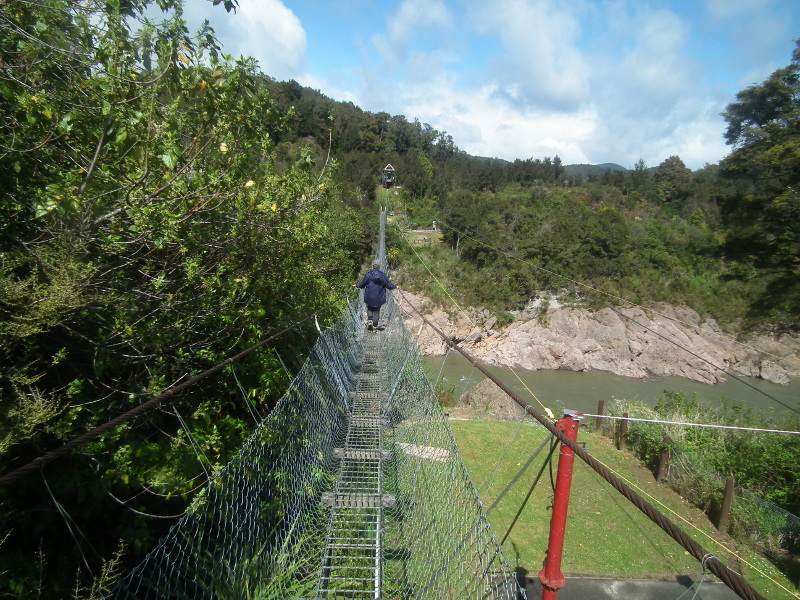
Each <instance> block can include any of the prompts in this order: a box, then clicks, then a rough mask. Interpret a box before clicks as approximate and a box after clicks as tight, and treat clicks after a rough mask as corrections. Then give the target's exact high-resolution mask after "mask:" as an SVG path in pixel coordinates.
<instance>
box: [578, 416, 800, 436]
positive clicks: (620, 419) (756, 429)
mask: <svg viewBox="0 0 800 600" xmlns="http://www.w3.org/2000/svg"><path fill="white" fill-rule="evenodd" d="M583 416H584V417H595V418H598V419H613V420H617V421H637V422H640V423H658V424H660V425H680V426H682V427H708V428H711V429H733V430H736V431H756V432H760V433H786V434H790V435H800V431H794V430H791V429H761V428H759V427H739V426H737V425H714V424H711V423H685V422H683V421H662V420H659V419H640V418H637V417H615V416H610V415H593V414H590V413H583Z"/></svg>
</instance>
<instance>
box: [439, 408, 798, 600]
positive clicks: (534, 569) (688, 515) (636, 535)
mask: <svg viewBox="0 0 800 600" xmlns="http://www.w3.org/2000/svg"><path fill="white" fill-rule="evenodd" d="M450 424H451V426H452V429H453V434H454V435H455V438H456V441H457V442H458V445H459V448H460V450H461V453H462V455H463V458H464V462H465V464H466V467H467V469H468V471H469V473H470V476H471V477H472V480H473V483H474V484H475V486H476V487H477V488H478V492H479V494H480V496H481V500H482V501H483V503H484V510H488V509H489V507H490V506H491V505H492V504H493V503H494V501H495V500H496V499H497V498H498V497H499V496H500V494H501V493H502V491H503V489H504V488H505V487H506V485H507V484H508V483H509V482H510V481H511V479H512V478H513V477H514V475H515V474H516V473H517V471H518V470H519V469H520V467H521V466H522V465H524V464H525V463H526V462H527V461H528V459H529V458H530V456H531V455H532V454H533V452H534V451H535V450H536V448H538V447H539V445H540V444H541V442H542V441H543V440H544V439H545V438H546V437H547V436H548V435H549V432H548V431H547V430H545V429H544V428H542V427H534V426H531V425H529V424H527V423H526V424H519V423H512V422H506V421H451V423H450ZM578 439H579V441H584V442H586V449H587V450H588V451H589V452H590V453H591V454H592V455H593V456H594V457H595V458H597V459H598V460H600V461H601V462H602V463H603V464H605V465H606V466H607V467H609V468H610V469H612V470H613V471H614V472H616V473H618V474H619V475H621V476H622V477H624V478H625V479H626V480H627V481H628V482H629V485H631V483H633V484H635V485H637V486H639V488H641V489H642V490H643V491H644V492H646V493H647V494H650V495H652V496H653V497H654V498H657V500H658V502H661V503H663V504H664V505H665V506H666V508H665V507H664V506H661V505H660V504H659V503H658V502H656V501H655V500H653V499H651V498H648V497H647V495H645V494H643V493H642V492H639V493H640V494H641V495H644V496H645V499H646V500H648V502H650V503H651V504H654V505H655V506H656V508H657V509H658V510H660V511H661V512H662V513H665V514H666V515H667V516H668V517H669V518H670V519H671V520H672V521H673V522H675V523H676V524H678V526H679V527H681V529H683V530H684V531H686V532H687V533H688V534H689V535H691V537H692V538H693V539H695V540H696V541H697V542H698V543H699V544H700V545H701V546H703V548H705V549H706V550H707V551H708V552H710V553H712V554H714V555H715V556H717V557H719V559H720V560H721V561H723V562H724V563H725V564H726V565H728V567H730V568H731V569H733V570H735V571H738V572H741V573H743V574H744V576H745V578H746V579H747V581H748V582H749V583H750V585H752V586H753V587H754V588H755V589H756V590H757V591H759V593H761V594H762V595H764V596H765V597H766V598H770V599H773V598H774V599H776V600H783V599H784V598H786V599H787V600H788V599H796V598H800V595H797V594H795V593H794V592H795V591H796V588H795V587H794V585H792V584H791V583H789V581H788V580H787V579H786V578H784V577H783V576H782V575H781V574H780V573H779V572H778V571H777V570H776V569H775V568H774V567H773V565H772V564H771V563H769V561H767V560H766V559H764V558H763V557H761V556H760V555H758V554H756V553H754V552H752V551H750V550H749V549H746V548H740V547H739V546H740V545H737V544H736V543H735V542H733V541H732V540H731V539H730V538H728V537H727V536H721V535H719V534H718V532H716V529H715V528H714V526H713V525H712V524H711V523H710V522H709V520H708V518H707V517H706V516H705V515H704V514H703V513H702V512H701V511H699V510H697V509H694V508H693V507H691V506H689V505H687V504H686V503H684V502H683V501H682V500H681V498H680V497H679V496H678V495H677V494H675V493H674V492H673V491H672V490H670V489H669V488H668V487H667V486H666V485H663V484H659V483H656V481H655V479H654V477H653V476H652V475H651V474H650V472H649V471H647V470H646V469H644V468H643V467H642V466H641V465H640V464H639V462H638V461H637V460H636V459H635V458H633V457H632V456H631V455H630V454H628V453H627V452H619V451H618V450H617V449H616V448H615V447H614V446H613V444H612V442H611V440H609V439H608V438H604V437H602V436H599V435H597V434H595V433H594V431H593V428H592V429H591V430H590V429H589V428H582V429H581V431H580V434H579V437H578ZM546 456H547V448H545V450H543V451H542V453H541V454H540V455H539V456H538V457H537V459H536V460H535V461H534V462H533V463H532V464H531V466H530V467H529V468H528V470H527V471H526V473H525V475H524V476H523V477H522V478H521V479H520V480H519V481H518V482H517V483H516V485H515V486H514V487H513V488H512V489H511V490H510V491H509V492H508V493H507V495H506V496H505V498H504V499H503V500H502V501H501V502H500V504H498V506H497V507H496V508H495V510H494V511H493V512H492V513H491V514H490V515H489V521H490V522H491V524H492V527H493V528H494V530H495V534H496V535H497V537H498V540H499V539H502V537H503V536H504V534H505V533H506V530H507V529H508V526H509V525H510V523H511V521H512V520H513V518H514V515H515V514H516V512H517V510H518V509H519V507H520V505H521V504H522V501H523V499H524V497H525V495H526V494H527V492H528V489H529V488H530V485H531V484H532V482H533V480H534V477H535V476H536V473H537V472H538V471H539V469H540V467H541V466H542V463H543V461H544V460H545V458H546ZM553 458H554V462H553V472H554V474H555V469H556V466H557V461H558V450H556V452H555V454H554V455H553ZM554 476H555V475H554ZM632 487H633V486H632ZM634 489H636V488H634ZM637 491H638V490H637ZM552 500H553V490H552V487H551V483H550V476H549V470H545V472H544V474H543V476H542V478H541V479H540V481H539V483H538V485H537V486H536V488H535V489H534V492H533V494H532V495H531V498H530V500H529V501H528V504H527V506H526V507H525V510H524V511H523V513H522V515H521V516H520V518H519V520H518V521H517V523H516V525H515V526H514V529H513V530H512V531H511V534H510V535H509V537H508V539H507V540H506V542H505V544H504V549H505V553H506V556H507V557H508V559H509V560H510V561H511V564H512V567H514V568H519V569H521V570H524V571H526V572H527V573H526V574H527V575H528V576H530V577H535V576H536V575H537V574H538V573H539V571H540V570H541V568H542V561H543V559H544V553H545V550H546V548H547V538H548V534H549V527H550V505H551V503H552ZM670 510H672V511H674V512H675V513H677V515H680V516H676V515H675V514H673V513H671V512H670ZM681 517H682V518H681ZM687 521H688V523H687ZM717 540H718V541H719V542H720V543H722V544H724V545H725V546H727V547H728V548H734V547H736V548H738V550H739V553H740V555H741V556H742V558H744V560H745V561H746V562H747V563H750V564H751V565H754V566H757V567H758V569H759V570H761V571H763V572H764V573H766V574H768V575H769V576H770V577H772V578H774V579H776V580H778V581H779V583H780V585H782V586H784V588H786V589H781V587H779V586H778V585H775V584H774V583H772V582H770V581H769V580H767V579H765V578H764V577H763V576H761V575H760V574H759V573H758V572H757V571H754V570H752V569H751V568H750V567H749V566H748V565H747V564H744V563H741V562H740V561H739V560H738V559H737V558H735V557H734V556H732V555H731V554H730V553H729V552H727V551H726V550H725V549H724V548H723V547H722V546H721V545H720V543H717ZM562 570H563V571H564V574H565V575H566V576H597V577H608V578H626V579H627V578H659V579H674V578H675V577H677V576H679V575H688V576H690V577H692V578H693V579H697V578H698V577H699V576H700V574H701V573H702V568H701V566H700V564H699V563H698V561H696V560H695V559H694V558H693V557H691V556H690V555H689V554H688V552H686V551H685V550H684V549H683V548H682V547H681V546H679V545H678V543H677V542H675V541H674V540H673V539H672V538H671V537H669V536H668V535H667V534H666V533H664V532H663V531H662V530H661V529H660V528H659V527H658V526H656V525H655V524H654V523H652V522H651V521H650V520H649V519H648V518H647V517H646V516H645V515H644V514H642V513H641V512H640V511H639V510H638V509H636V508H635V507H634V506H633V505H632V504H631V503H630V502H629V501H628V500H626V499H625V498H624V497H623V496H622V495H621V494H620V493H619V492H617V491H616V490H615V489H614V488H612V487H611V486H610V485H609V484H608V483H607V482H606V481H605V480H604V479H602V478H601V477H600V476H599V475H598V474H597V473H595V472H594V471H593V470H592V469H591V468H590V467H589V466H588V465H586V464H585V463H584V462H583V461H581V460H580V459H577V458H576V460H575V472H574V479H573V482H572V494H571V498H570V509H569V516H568V521H567V530H566V542H565V547H564V558H563V562H562Z"/></svg>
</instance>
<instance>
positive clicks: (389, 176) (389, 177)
mask: <svg viewBox="0 0 800 600" xmlns="http://www.w3.org/2000/svg"><path fill="white" fill-rule="evenodd" d="M381 185H382V186H383V187H385V188H386V189H389V188H393V187H394V186H396V185H397V171H395V170H394V167H393V166H392V165H391V164H388V165H386V166H385V167H383V175H381Z"/></svg>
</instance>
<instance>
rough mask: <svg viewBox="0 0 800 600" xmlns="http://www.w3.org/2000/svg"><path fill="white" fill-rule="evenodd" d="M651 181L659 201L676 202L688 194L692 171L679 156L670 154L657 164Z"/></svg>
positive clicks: (679, 201)
mask: <svg viewBox="0 0 800 600" xmlns="http://www.w3.org/2000/svg"><path fill="white" fill-rule="evenodd" d="M653 181H654V182H655V184H656V190H657V192H658V199H659V200H660V201H661V202H663V203H665V204H666V203H675V204H678V203H681V202H682V201H683V200H685V198H686V197H687V196H688V195H689V192H690V187H691V184H692V171H691V170H690V169H688V168H687V167H686V165H685V164H684V163H683V161H682V160H681V158H680V157H679V156H670V157H669V158H668V159H666V160H665V161H664V162H662V163H661V164H660V165H658V169H657V170H656V172H655V175H654V176H653Z"/></svg>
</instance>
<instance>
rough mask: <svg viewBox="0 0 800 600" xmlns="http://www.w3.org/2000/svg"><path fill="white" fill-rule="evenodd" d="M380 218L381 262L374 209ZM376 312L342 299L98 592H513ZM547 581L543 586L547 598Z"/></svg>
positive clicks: (139, 596)
mask: <svg viewBox="0 0 800 600" xmlns="http://www.w3.org/2000/svg"><path fill="white" fill-rule="evenodd" d="M380 219H381V220H380V224H381V227H380V235H379V243H378V252H377V253H376V258H378V259H379V260H381V262H382V264H385V227H386V213H385V212H382V213H381V215H380ZM423 318H424V317H423ZM381 320H382V324H383V325H384V326H383V327H381V328H380V329H379V330H376V331H374V332H369V331H367V330H366V329H365V327H364V318H363V304H362V303H361V301H360V299H359V298H356V299H354V300H352V301H351V302H350V303H349V305H348V306H347V309H346V310H345V311H344V314H343V315H342V316H341V318H340V319H339V320H338V321H337V322H336V323H334V324H333V325H332V326H331V327H330V328H328V329H327V330H325V331H322V332H321V333H320V335H319V338H318V339H317V341H316V343H315V345H314V347H313V348H312V350H311V352H310V354H309V356H308V359H307V360H306V362H305V364H304V365H303V367H302V368H301V370H300V371H299V373H298V374H297V375H296V376H295V378H294V379H293V381H292V382H291V384H290V386H289V388H288V389H287V390H286V392H285V394H284V396H283V397H282V398H281V399H280V401H279V402H278V403H277V405H276V406H275V408H274V409H273V410H272V412H271V413H270V414H269V416H268V417H266V418H265V419H264V420H263V421H262V422H261V423H260V424H259V426H258V427H257V428H256V430H255V432H254V433H253V435H252V436H251V437H250V439H249V440H248V441H247V442H246V443H245V444H244V445H243V447H242V448H241V449H240V451H239V452H238V453H237V455H236V456H235V457H234V458H233V460H232V461H231V462H230V463H229V464H228V465H227V466H226V467H225V468H224V469H222V470H221V471H220V472H219V474H217V475H216V476H215V477H214V478H212V479H211V480H210V482H209V483H208V484H207V485H206V487H205V489H204V490H203V491H202V492H200V493H199V494H198V495H197V496H196V497H195V499H194V500H193V502H192V503H191V505H190V506H189V508H188V509H187V511H186V512H185V514H184V515H183V516H182V517H181V518H180V519H179V520H178V521H177V522H176V523H175V525H173V527H172V528H171V529H170V531H169V532H168V533H167V535H165V536H164V537H163V538H162V539H161V540H160V541H159V543H158V544H157V546H156V547H155V548H154V549H152V551H151V552H150V553H149V554H148V555H147V557H146V558H145V559H144V560H143V561H142V562H141V563H140V564H139V565H138V566H137V567H135V568H134V569H133V570H132V571H130V572H129V573H127V574H125V575H124V576H122V577H121V578H120V579H119V580H118V582H117V584H116V586H115V587H114V588H113V590H112V592H111V594H110V595H108V596H106V597H107V598H114V599H116V600H134V599H136V600H148V599H152V600H155V599H160V600H167V599H169V600H173V599H174V600H184V599H187V600H188V599H198V600H200V599H202V600H228V599H231V600H233V599H272V598H275V599H278V598H280V599H283V598H293V599H298V600H312V599H313V600H322V599H374V600H380V599H390V598H392V599H394V598H397V599H412V598H413V599H454V600H455V599H459V600H460V599H467V598H471V599H475V600H516V599H517V598H524V597H525V591H524V590H523V589H522V588H521V587H520V585H519V582H518V581H517V578H516V575H515V573H514V571H513V570H512V568H511V565H510V564H509V561H508V560H507V558H506V557H505V556H504V554H503V549H502V547H501V544H500V543H499V541H498V540H497V538H496V537H495V535H494V533H493V531H492V528H491V526H490V525H489V523H488V521H487V518H486V515H485V513H484V510H483V506H482V504H481V501H480V498H479V496H478V493H477V491H476V488H475V487H474V485H473V483H472V480H471V479H470V476H469V474H468V473H467V470H466V468H465V466H464V463H463V461H462V459H461V455H460V453H459V450H458V447H457V445H456V443H455V440H454V438H453V435H452V432H451V430H450V427H449V424H448V421H447V416H446V415H445V413H444V412H443V410H442V408H441V407H440V405H439V402H438V400H437V397H436V394H435V391H434V389H433V388H432V386H431V383H430V381H429V380H428V378H427V377H426V375H425V373H424V371H423V368H422V363H421V359H420V355H419V351H418V346H417V338H416V336H415V335H413V334H412V333H411V332H409V331H408V330H407V328H406V325H405V322H404V319H403V314H402V310H401V308H400V305H399V303H398V302H396V301H395V299H394V297H393V295H392V293H391V292H390V293H389V298H388V302H387V304H386V305H385V306H384V308H383V310H382V311H381ZM428 325H429V326H431V327H433V328H434V329H436V328H435V327H434V326H433V325H432V324H430V323H428ZM437 332H438V330H437ZM438 333H440V334H441V335H442V337H443V338H444V339H445V340H446V341H447V342H448V344H450V346H451V347H452V348H453V349H454V350H457V351H459V352H462V353H463V354H465V356H467V358H469V359H470V360H471V361H472V362H473V364H475V366H476V367H477V368H479V369H481V370H482V371H483V372H484V374H486V375H487V377H489V378H490V379H492V380H493V381H495V383H497V384H498V385H499V386H500V387H501V389H503V390H504V391H506V393H508V394H509V396H511V397H512V398H513V399H514V400H515V401H517V402H518V403H519V404H521V405H522V406H523V407H524V408H525V410H526V411H527V412H528V413H529V414H530V415H531V416H533V417H534V418H535V419H537V420H539V421H540V423H541V424H542V426H544V427H546V428H548V429H549V430H550V431H551V433H552V434H553V435H554V436H555V437H556V438H557V439H558V441H560V442H561V444H562V455H563V454H564V453H567V454H574V456H577V457H579V458H580V459H582V460H584V461H586V462H587V463H588V464H589V466H590V467H592V468H593V469H595V471H597V472H598V473H599V474H600V475H601V476H603V477H604V478H606V479H607V480H608V481H609V482H610V483H611V485H612V486H613V487H615V488H616V489H617V490H618V491H619V492H620V493H622V494H623V495H625V496H626V498H628V499H629V500H630V501H631V502H633V503H634V504H635V505H636V506H637V508H639V509H640V510H642V512H644V513H645V514H647V515H648V516H649V517H650V518H651V519H652V520H653V521H654V522H656V523H657V524H658V525H659V526H660V527H661V528H662V529H664V531H666V532H667V533H668V534H669V535H671V536H672V537H673V538H674V539H675V540H676V541H677V542H678V543H679V544H681V545H682V546H683V547H684V548H685V549H686V550H687V551H688V552H689V553H691V554H692V555H693V556H695V558H697V559H698V561H700V560H702V561H703V567H704V570H705V569H706V568H708V569H709V570H710V572H712V573H713V574H714V575H716V576H717V577H719V578H720V579H721V580H722V581H723V582H724V583H726V584H727V585H728V587H730V588H731V589H733V590H734V591H735V592H736V593H737V594H738V595H739V596H740V597H742V598H748V599H752V600H758V599H759V598H761V596H760V595H758V594H757V593H756V592H754V591H753V590H752V589H751V588H750V587H749V586H748V585H747V584H746V583H745V582H744V581H743V580H742V579H741V577H740V576H738V575H737V574H736V573H734V572H733V571H730V570H729V569H728V568H727V567H726V566H725V565H724V564H723V563H721V562H720V561H719V560H718V559H716V558H715V557H713V556H711V555H710V554H708V553H707V552H706V551H705V550H704V549H703V548H702V547H700V546H699V545H698V544H697V543H696V542H694V541H693V540H691V539H690V538H689V537H688V536H687V535H686V534H685V533H683V532H682V531H681V530H680V529H678V528H677V527H676V526H675V525H674V524H672V523H671V522H669V521H668V520H667V519H666V518H665V517H664V516H663V515H661V514H660V513H658V512H657V511H656V510H655V509H654V508H653V507H652V506H650V505H649V504H648V503H647V502H646V501H644V500H643V499H642V498H641V497H639V496H638V495H637V494H636V493H635V492H633V490H631V489H630V488H628V487H627V485H625V484H624V483H623V482H621V481H620V480H618V479H617V478H616V477H615V476H614V475H613V474H612V473H610V472H608V471H607V470H606V469H605V467H603V466H602V465H600V464H599V463H597V461H596V460H595V459H593V458H592V457H591V456H590V455H588V453H587V452H586V451H585V450H584V449H583V448H581V447H580V446H579V445H577V444H576V443H575V442H574V441H573V440H574V436H572V437H570V436H568V435H565V433H564V431H563V429H564V428H563V427H560V426H559V425H557V424H554V423H553V422H552V421H551V420H550V419H548V418H546V417H543V416H542V415H540V414H538V413H537V412H536V411H535V410H534V409H533V408H532V407H530V406H529V405H527V403H525V402H524V401H523V400H522V399H520V398H518V397H517V396H516V395H515V394H514V393H513V391H512V390H510V389H508V388H507V387H506V386H504V385H503V384H502V383H501V382H500V381H498V380H497V379H496V378H494V377H493V375H492V374H491V373H489V372H488V371H486V370H485V369H483V367H481V366H480V364H479V363H478V362H477V361H476V360H475V359H474V358H472V357H470V356H469V355H468V354H466V352H464V351H463V350H461V349H460V348H458V346H457V345H455V344H453V343H452V342H451V341H450V340H448V339H447V337H446V336H445V335H444V334H443V333H441V332H438ZM562 458H563V456H562ZM560 477H561V473H560V472H559V478H560ZM558 494H559V492H558V489H557V491H556V496H558ZM556 504H558V501H557V502H556ZM555 508H556V507H555V506H554V512H555ZM554 518H555V517H554ZM564 518H566V506H565V507H564ZM562 533H563V528H562ZM551 544H552V538H551ZM552 550H553V546H552V545H551V547H550V548H549V549H548V556H549V557H550V556H553V554H552V553H551V552H552ZM548 560H550V559H548ZM546 568H547V567H546ZM543 573H544V570H543ZM556 575H560V573H559V572H557V573H556ZM540 578H541V579H542V581H543V582H546V581H548V580H547V579H546V578H542V576H541V575H540ZM556 579H558V577H556ZM551 583H552V581H551ZM560 585H563V582H561V583H559V582H555V583H554V585H552V587H551V588H548V587H547V585H545V597H548V598H555V594H556V593H557V589H558V587H560ZM548 594H550V595H549V596H548Z"/></svg>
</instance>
